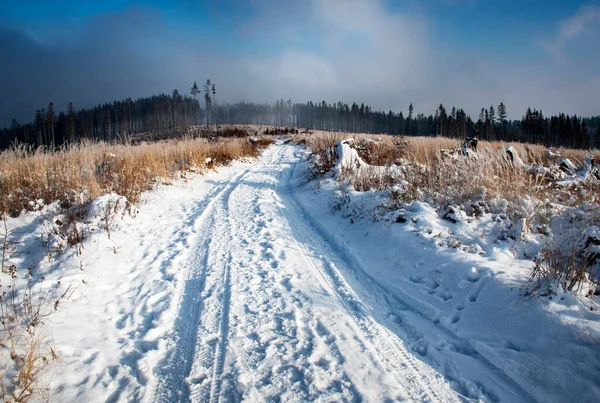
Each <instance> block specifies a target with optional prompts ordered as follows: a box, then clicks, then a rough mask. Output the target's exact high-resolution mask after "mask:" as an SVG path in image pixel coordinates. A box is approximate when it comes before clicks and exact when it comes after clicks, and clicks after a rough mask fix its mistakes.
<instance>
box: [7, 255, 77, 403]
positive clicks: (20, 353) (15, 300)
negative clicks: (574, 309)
mask: <svg viewBox="0 0 600 403" xmlns="http://www.w3.org/2000/svg"><path fill="white" fill-rule="evenodd" d="M4 269H6V270H3V271H5V272H6V273H7V274H8V278H9V283H8V284H0V290H1V291H2V292H1V295H0V319H1V320H0V323H1V326H0V347H1V348H2V351H1V352H0V357H1V360H0V400H2V401H6V402H26V401H30V400H34V399H35V400H46V398H47V393H48V387H47V386H46V385H45V382H44V380H45V376H46V374H48V373H49V372H50V370H51V368H52V367H51V364H52V363H53V362H54V361H56V360H57V359H58V356H57V355H56V353H55V352H54V350H53V349H52V348H51V347H50V346H49V345H48V343H46V337H45V333H44V318H45V317H47V316H48V315H49V314H50V312H51V311H52V309H53V307H54V309H58V305H59V303H60V302H61V301H62V300H63V299H68V298H69V297H70V295H71V294H72V292H73V291H74V288H73V287H72V286H68V287H67V289H66V290H65V291H64V292H62V294H61V295H56V292H58V289H55V290H54V291H51V290H50V289H47V288H43V287H42V288H40V287H38V288H34V287H33V279H32V271H31V269H27V270H26V271H25V273H19V272H18V270H17V268H16V267H15V266H10V267H8V268H4ZM22 279H27V284H22V283H23V280H22Z"/></svg>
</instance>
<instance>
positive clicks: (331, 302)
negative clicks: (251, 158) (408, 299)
mask: <svg viewBox="0 0 600 403" xmlns="http://www.w3.org/2000/svg"><path fill="white" fill-rule="evenodd" d="M297 153H298V148H297V147H293V146H287V145H277V146H274V147H271V148H269V149H268V150H266V151H265V152H264V154H263V156H262V157H261V158H260V159H259V160H258V161H257V162H255V163H254V164H252V165H250V166H247V167H246V169H245V170H243V171H241V172H240V173H238V174H237V175H235V176H234V177H233V178H232V179H231V180H230V181H229V182H228V183H226V184H225V185H223V186H221V187H219V188H216V189H215V191H214V192H212V193H210V194H208V195H207V196H206V198H205V201H204V202H203V203H204V204H205V207H204V210H203V211H202V213H201V214H199V215H198V217H197V219H196V222H195V223H194V224H193V225H194V233H193V235H191V236H192V237H193V238H194V241H193V245H194V246H192V247H193V248H194V249H195V252H194V253H193V255H192V257H191V259H190V260H189V262H188V264H187V265H185V266H186V267H182V268H181V270H186V271H187V273H186V277H187V278H186V280H185V285H184V287H183V291H182V293H181V296H180V297H179V298H178V299H177V300H174V301H173V304H176V306H177V311H178V312H177V316H176V319H175V320H174V328H173V330H172V332H171V335H170V336H169V339H170V340H171V341H170V343H169V347H168V348H167V349H166V354H165V356H164V357H163V358H162V359H161V360H159V361H158V364H157V365H156V368H154V370H153V371H152V375H151V376H150V379H149V383H148V385H147V386H148V387H147V388H145V389H146V393H145V400H147V401H162V402H176V401H197V402H217V401H240V400H247V401H315V400H317V401H373V402H381V401H399V400H408V401H428V402H435V401H438V402H451V401H459V400H460V399H459V396H458V395H457V394H456V393H455V392H454V391H453V390H452V389H451V388H450V386H449V384H448V383H447V382H446V381H445V380H444V378H443V377H442V376H441V375H439V374H438V373H437V372H436V371H435V370H434V369H432V368H431V367H429V366H428V365H427V364H425V363H424V362H422V361H420V360H418V359H417V358H416V357H415V355H414V353H413V352H410V351H408V350H407V349H406V348H405V347H404V344H403V342H402V340H401V339H400V338H399V337H398V336H397V335H396V334H395V333H393V332H392V331H390V330H389V329H388V328H387V327H386V326H385V325H384V324H382V323H380V322H379V321H378V315H376V314H375V313H374V311H375V310H376V309H377V307H374V306H369V305H367V304H366V303H365V301H364V300H363V298H362V296H361V295H359V294H358V293H357V292H355V291H354V290H353V289H352V287H351V286H349V284H348V283H347V282H346V281H345V279H344V275H343V273H345V272H347V271H348V270H352V268H350V267H344V264H345V263H344V262H345V260H346V257H344V256H338V252H336V251H335V249H334V248H332V247H331V246H330V245H329V244H328V240H327V239H325V237H322V236H321V235H320V234H319V233H318V232H317V231H315V230H314V229H313V228H312V226H311V224H310V220H309V219H308V218H307V217H306V216H305V213H304V211H303V209H302V207H301V206H300V205H299V203H298V202H297V201H296V199H295V197H294V193H293V187H292V186H291V185H290V181H291V179H292V176H293V175H294V173H295V172H296V170H295V169H294V168H295V165H296V164H297V163H298V161H299V160H300V157H299V156H298V155H297Z"/></svg>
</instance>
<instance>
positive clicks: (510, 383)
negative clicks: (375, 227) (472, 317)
mask: <svg viewBox="0 0 600 403" xmlns="http://www.w3.org/2000/svg"><path fill="white" fill-rule="evenodd" d="M298 165H299V164H298V163H296V164H295V165H294V167H293V169H292V172H291V173H290V175H289V177H288V181H287V183H286V185H287V187H286V188H285V191H286V192H287V195H288V196H289V197H288V198H287V200H288V201H291V205H294V207H295V208H296V209H297V212H298V214H297V217H299V218H300V219H301V220H302V221H303V222H304V224H305V227H306V228H309V229H310V230H309V231H310V232H312V233H313V234H314V235H315V236H316V237H317V238H321V240H322V241H323V242H322V244H323V245H327V246H328V248H326V250H327V251H330V252H331V253H330V256H335V257H336V258H337V260H338V261H339V262H340V263H342V265H343V267H344V269H343V270H340V269H338V268H337V267H336V266H335V265H333V264H331V265H329V267H330V268H329V269H327V270H326V271H329V272H330V273H332V275H333V277H334V281H333V284H335V283H336V281H335V278H337V280H338V282H341V283H342V284H341V286H342V289H344V287H347V289H349V290H351V291H352V293H353V294H354V295H358V294H357V293H356V292H355V291H353V289H352V287H351V286H350V285H349V284H348V282H347V281H346V276H345V275H344V274H349V275H351V276H352V277H354V280H356V282H357V284H360V287H361V288H363V289H367V288H368V295H369V298H373V299H375V300H376V301H373V302H374V305H377V306H382V307H383V308H384V309H385V310H387V313H388V314H392V313H393V312H395V310H394V309H393V308H392V306H396V307H403V309H406V310H408V311H409V312H412V313H414V314H416V315H417V316H419V317H421V318H423V319H425V320H426V321H428V322H431V323H433V322H434V321H433V320H432V319H431V318H429V317H428V316H427V315H426V314H424V313H422V312H421V311H420V310H419V309H418V308H416V307H415V306H413V305H412V304H411V303H410V302H411V300H412V299H411V298H412V297H409V296H408V295H406V294H405V293H404V292H403V291H402V290H400V289H397V288H395V290H396V291H398V292H402V295H400V296H399V295H395V294H392V293H390V291H388V290H387V289H386V288H385V287H384V286H383V285H381V284H380V283H379V282H377V281H376V280H375V279H374V278H372V277H371V276H370V275H369V274H368V273H367V272H366V271H365V270H364V269H363V268H362V266H361V263H360V262H361V260H360V258H358V256H355V254H354V253H353V252H352V251H349V250H348V249H347V248H346V247H344V246H343V245H341V244H338V241H337V240H335V239H333V238H331V237H330V236H329V235H328V234H327V231H326V230H325V229H324V228H323V226H322V224H320V223H319V222H317V221H316V220H314V219H313V218H312V217H311V216H310V215H309V214H308V213H307V212H306V210H305V208H304V207H303V206H302V204H301V203H300V201H299V200H298V199H297V196H296V195H295V193H294V191H293V190H292V185H291V183H290V181H291V179H292V178H293V177H295V170H296V169H297V167H298ZM309 238H310V237H309ZM309 241H310V239H309ZM309 244H311V242H309ZM312 244H313V245H316V243H315V242H314V241H313V242H312ZM316 250H319V248H316ZM324 263H327V259H324ZM343 273H344V274H343ZM400 297H406V300H401V299H400ZM358 306H362V307H364V308H365V309H367V311H368V312H369V313H370V314H369V315H368V316H370V317H372V318H373V319H374V320H376V321H381V320H383V321H384V322H385V321H386V320H385V319H384V318H381V315H380V318H377V314H376V313H375V311H374V310H373V309H371V308H368V307H367V305H366V304H364V303H362V301H361V304H360V305H358ZM352 307H354V306H352ZM434 325H435V327H436V329H437V330H438V331H441V333H442V334H443V335H445V336H446V337H447V338H448V339H449V341H450V344H454V345H457V346H459V347H458V348H459V350H458V352H459V353H460V351H461V350H464V351H465V352H468V353H467V355H469V357H471V358H472V359H474V360H477V361H478V362H479V363H480V364H481V365H482V366H483V367H484V368H486V369H487V370H488V371H489V375H488V376H490V377H492V379H495V380H496V382H498V384H499V385H502V386H503V387H504V388H506V389H507V390H508V391H511V392H512V393H513V394H514V397H515V399H518V401H524V402H535V401H536V399H535V398H534V397H533V396H531V395H530V394H529V393H528V392H527V391H526V390H525V389H523V388H522V387H521V385H519V384H518V383H517V382H516V381H515V380H513V379H512V378H511V377H510V376H509V375H508V374H506V372H504V371H503V370H502V369H501V368H499V367H497V366H496V365H494V364H493V363H492V362H491V361H489V360H488V359H487V358H486V357H485V356H484V355H482V354H481V353H480V352H479V351H478V350H477V349H476V348H475V347H474V346H472V344H471V343H470V342H469V341H468V340H466V339H464V338H462V337H460V336H458V335H456V334H455V333H454V332H452V331H451V330H450V329H448V328H446V327H444V326H441V325H439V324H434ZM380 327H381V329H382V330H383V331H384V332H385V333H387V334H388V335H389V338H388V340H390V341H391V342H393V343H394V344H395V345H396V347H397V350H396V351H403V352H404V351H406V349H405V348H404V347H402V346H400V344H401V341H399V340H398V336H397V335H395V334H394V332H392V331H391V330H390V329H388V328H387V327H386V326H385V325H380ZM406 354H408V356H409V357H410V359H411V361H413V362H418V361H417V360H416V359H415V358H414V357H412V355H411V354H410V353H409V352H406ZM463 354H464V353H463ZM422 379H423V380H424V381H425V382H426V383H427V382H428V381H427V380H426V379H425V378H422ZM461 397H463V396H461ZM464 398H466V397H464ZM489 398H490V399H491V400H494V397H493V396H489ZM466 399H468V398H466Z"/></svg>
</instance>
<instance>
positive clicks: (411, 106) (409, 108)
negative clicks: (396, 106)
mask: <svg viewBox="0 0 600 403" xmlns="http://www.w3.org/2000/svg"><path fill="white" fill-rule="evenodd" d="M413 111H414V108H413V104H412V102H411V104H410V105H408V135H409V136H412V121H413V118H412V115H413Z"/></svg>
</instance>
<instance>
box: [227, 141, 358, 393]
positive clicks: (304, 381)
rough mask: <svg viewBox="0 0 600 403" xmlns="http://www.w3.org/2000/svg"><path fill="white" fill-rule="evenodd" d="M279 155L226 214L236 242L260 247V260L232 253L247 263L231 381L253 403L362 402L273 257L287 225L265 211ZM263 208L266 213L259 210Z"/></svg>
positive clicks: (327, 336) (332, 341) (332, 339)
mask: <svg viewBox="0 0 600 403" xmlns="http://www.w3.org/2000/svg"><path fill="white" fill-rule="evenodd" d="M283 151H284V149H283V148H281V147H278V149H277V153H276V154H275V155H274V156H273V158H272V160H271V162H270V163H268V164H266V165H264V166H263V167H262V168H264V170H263V172H261V173H259V174H257V175H255V176H252V177H248V182H249V183H248V184H247V185H248V186H247V187H246V186H241V187H240V188H239V191H240V193H237V192H236V196H237V197H232V200H235V201H236V203H234V204H233V206H232V217H235V218H236V219H237V220H239V221H240V222H244V223H246V225H243V226H242V227H243V228H241V229H240V231H236V235H238V237H237V238H238V239H237V242H235V243H236V244H238V245H244V246H245V251H246V253H248V252H249V251H254V250H255V249H253V248H256V250H260V253H259V254H258V255H254V252H252V253H250V256H248V255H246V253H240V254H239V255H237V258H238V259H239V260H240V261H242V262H244V261H246V262H247V264H246V263H244V264H241V265H240V266H239V268H240V269H241V270H240V272H239V273H238V283H237V284H238V288H239V289H238V290H237V292H238V293H239V294H240V295H242V294H243V295H244V298H243V301H238V310H237V311H238V312H239V313H240V311H241V314H242V315H244V316H243V319H241V320H240V323H239V324H238V325H237V326H236V334H237V335H238V339H237V340H236V342H235V344H234V354H236V356H235V362H234V363H230V365H231V366H232V367H234V368H231V369H232V372H237V375H238V377H237V378H238V379H234V381H237V382H240V379H239V377H240V375H241V378H242V379H243V380H241V382H242V384H245V385H248V386H250V385H251V386H250V387H249V390H247V391H246V393H247V395H244V398H248V399H250V400H251V401H273V400H278V399H284V400H287V399H290V398H291V399H292V400H294V401H313V400H315V399H325V400H326V401H328V399H329V400H331V399H334V400H336V401H339V400H342V399H343V400H344V401H360V400H362V399H364V397H362V396H361V394H360V393H359V392H358V391H357V390H356V388H355V386H354V384H353V382H352V381H351V379H350V377H349V376H348V374H347V373H346V371H345V370H344V368H343V363H344V361H345V358H344V357H343V356H342V354H341V353H340V351H339V348H338V346H337V337H336V336H335V335H334V334H331V333H330V332H329V331H328V330H327V328H326V327H325V326H324V325H323V324H322V323H321V321H320V320H319V318H318V317H317V316H316V315H315V313H314V312H313V310H312V308H311V306H310V303H309V300H308V298H307V297H306V296H305V295H304V294H303V293H302V292H301V291H300V290H298V289H295V288H294V287H293V286H292V285H291V284H290V279H291V277H292V276H293V274H294V273H295V272H294V270H293V269H291V268H288V267H287V265H286V262H285V255H283V257H281V256H282V254H281V253H277V249H279V248H277V247H276V243H277V241H276V240H279V239H280V238H279V236H280V234H279V231H281V230H284V231H285V230H286V228H287V227H285V221H284V220H281V218H283V215H282V214H281V212H280V211H279V210H278V209H276V208H274V209H272V210H271V208H272V207H274V205H275V204H276V200H275V199H277V196H276V192H275V190H274V189H273V187H274V186H275V184H276V183H277V181H278V179H279V178H280V176H281V173H282V162H285V158H286V156H285V155H282V153H283ZM285 165H287V163H286V164H285ZM273 182H274V183H273ZM259 184H260V185H259ZM248 200H251V202H250V203H248ZM262 203H265V205H266V206H267V211H263V209H262V208H261V204H262ZM269 211H270V212H269ZM273 212H276V214H273ZM282 225H283V228H282ZM286 246H289V245H284V247H286ZM237 251H238V252H244V250H240V249H237ZM281 252H283V251H281ZM276 256H279V257H276ZM286 279H287V280H286ZM248 283H252V284H255V285H254V286H249V285H248ZM240 302H242V303H241V304H240ZM239 305H241V306H239ZM235 367H237V368H235ZM240 371H241V374H240ZM331 373H333V374H336V375H335V376H332V375H331ZM317 385H318V386H317ZM238 386H239V385H238ZM226 390H227V392H226V396H224V398H230V399H233V400H235V397H233V396H234V394H235V392H236V384H235V383H234V382H231V383H229V384H228V385H227V388H226ZM238 393H239V392H238ZM292 396H293V397H292ZM326 396H329V397H326ZM239 399H241V397H240V398H239Z"/></svg>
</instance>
